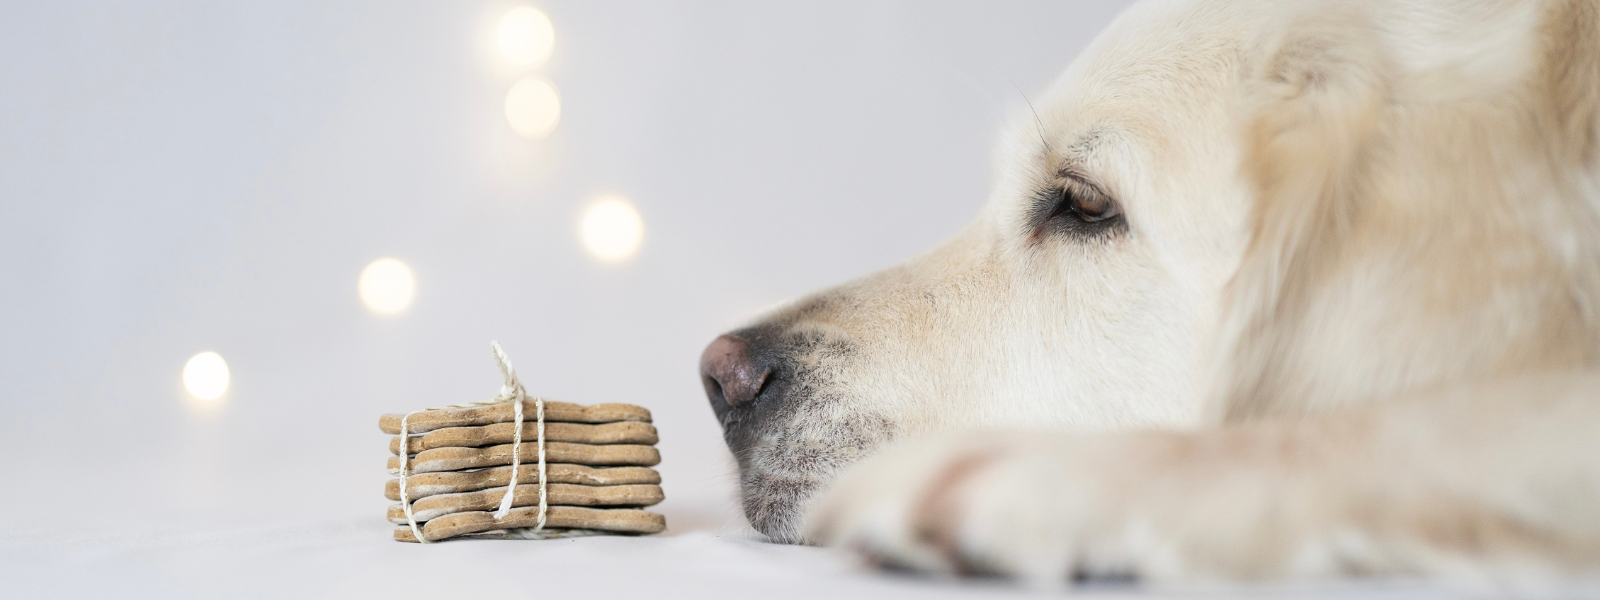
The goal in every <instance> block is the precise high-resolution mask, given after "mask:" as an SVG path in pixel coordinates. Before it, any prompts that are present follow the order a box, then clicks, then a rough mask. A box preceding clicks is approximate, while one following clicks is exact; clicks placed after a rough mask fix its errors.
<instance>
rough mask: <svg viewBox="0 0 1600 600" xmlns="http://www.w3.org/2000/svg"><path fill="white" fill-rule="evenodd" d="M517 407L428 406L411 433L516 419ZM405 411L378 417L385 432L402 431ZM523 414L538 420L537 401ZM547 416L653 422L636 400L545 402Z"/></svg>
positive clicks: (568, 420)
mask: <svg viewBox="0 0 1600 600" xmlns="http://www.w3.org/2000/svg"><path fill="white" fill-rule="evenodd" d="M515 408H516V407H514V406H513V405H512V403H511V402H499V403H495V404H486V405H483V406H471V407H467V408H442V409H438V410H427V411H422V412H419V413H416V414H414V415H411V418H410V419H408V420H406V430H407V433H427V432H429V431H433V430H435V429H444V428H445V427H475V426H478V425H489V424H491V423H509V422H512V421H515V420H516V416H515ZM404 417H405V415H395V414H390V415H383V416H382V417H379V418H378V428H379V429H382V430H383V432H384V433H388V434H398V433H400V419H402V418H404ZM522 418H523V420H524V421H532V420H534V405H533V401H532V400H524V401H523V402H522ZM544 420H545V422H546V423H552V422H559V423H614V422H617V421H639V422H643V423H649V422H650V411H649V410H647V409H645V408H644V407H642V406H634V405H632V404H594V405H590V406H583V405H580V404H572V403H570V402H552V401H545V403H544Z"/></svg>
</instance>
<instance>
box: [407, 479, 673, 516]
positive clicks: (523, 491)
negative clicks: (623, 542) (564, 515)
mask: <svg viewBox="0 0 1600 600" xmlns="http://www.w3.org/2000/svg"><path fill="white" fill-rule="evenodd" d="M547 492H548V494H549V497H548V501H549V503H550V505H551V506H650V505H652V504H660V503H661V501H662V500H664V499H665V498H666V496H665V495H663V494H662V493H661V486H659V485H612V486H605V487H591V486H587V485H572V484H570V483H552V484H550V489H549V490H547ZM505 493H506V489H505V488H503V487H501V488H490V489H487V490H479V491H476V492H466V493H461V494H441V495H438V496H429V497H427V498H423V499H421V500H418V501H416V502H413V503H411V516H412V517H413V518H415V519H416V520H417V522H419V523H420V522H422V521H431V520H433V519H437V518H439V517H442V516H444V515H448V514H452V513H458V512H467V511H475V510H486V511H493V510H494V509H495V508H496V507H498V506H500V498H501V497H503V496H505ZM511 497H512V500H511V505H512V506H538V505H539V486H537V485H519V486H517V491H516V492H513V493H512V496H511ZM389 522H390V523H395V524H397V525H405V524H406V511H405V509H404V508H402V507H401V506H400V505H399V504H396V505H393V506H390V507H389Z"/></svg>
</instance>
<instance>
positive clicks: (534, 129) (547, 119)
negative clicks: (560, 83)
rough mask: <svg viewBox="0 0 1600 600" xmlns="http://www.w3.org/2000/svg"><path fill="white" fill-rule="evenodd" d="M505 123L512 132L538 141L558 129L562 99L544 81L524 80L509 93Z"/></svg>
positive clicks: (551, 86)
mask: <svg viewBox="0 0 1600 600" xmlns="http://www.w3.org/2000/svg"><path fill="white" fill-rule="evenodd" d="M506 120H508V121H510V122H511V129H512V130H513V131H516V132H517V133H518V134H519V135H521V136H522V137H526V138H532V139H539V138H542V137H544V136H545V135H546V134H549V133H550V130H552V129H555V128H556V122H558V121H560V120H561V97H560V96H559V95H557V94H556V88H555V86H553V85H550V82H548V81H545V80H543V79H524V80H522V81H518V82H517V83H516V84H514V85H512V86H511V91H509V92H506Z"/></svg>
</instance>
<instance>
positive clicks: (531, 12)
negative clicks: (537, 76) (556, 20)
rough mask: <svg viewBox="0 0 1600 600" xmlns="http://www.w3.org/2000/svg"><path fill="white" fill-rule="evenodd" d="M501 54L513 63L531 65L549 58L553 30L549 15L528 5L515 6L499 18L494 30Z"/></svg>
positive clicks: (553, 42) (553, 41)
mask: <svg viewBox="0 0 1600 600" xmlns="http://www.w3.org/2000/svg"><path fill="white" fill-rule="evenodd" d="M495 41H496V42H498V43H499V45H500V54H501V55H502V56H505V57H506V60H508V61H511V62H512V63H513V64H516V65H520V66H524V67H534V66H538V65H539V64H540V63H543V62H544V61H545V60H546V59H549V58H550V50H551V49H552V48H554V47H555V42H556V30H555V28H554V27H552V26H551V25H550V18H549V17H546V16H545V15H544V13H543V12H541V11H540V10H539V9H537V8H533V7H531V6H523V7H520V8H514V9H512V10H511V12H508V13H506V16H504V17H501V18H500V27H499V28H498V29H497V30H496V32H495Z"/></svg>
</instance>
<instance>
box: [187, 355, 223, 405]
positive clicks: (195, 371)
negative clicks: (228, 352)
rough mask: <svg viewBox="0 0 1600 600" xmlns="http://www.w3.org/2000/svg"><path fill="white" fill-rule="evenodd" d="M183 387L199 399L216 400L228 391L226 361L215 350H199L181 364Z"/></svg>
mask: <svg viewBox="0 0 1600 600" xmlns="http://www.w3.org/2000/svg"><path fill="white" fill-rule="evenodd" d="M183 387H184V388H185V389H187V390H189V393H190V394H193V395H194V397H196V398H199V399H201V400H216V399H217V398H221V397H222V393H223V392H226V391H228V363H227V362H226V361H224V360H222V356H220V355H218V354H217V353H215V352H201V353H199V354H196V355H194V356H193V357H191V358H189V362H188V363H186V364H184V365H183Z"/></svg>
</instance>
